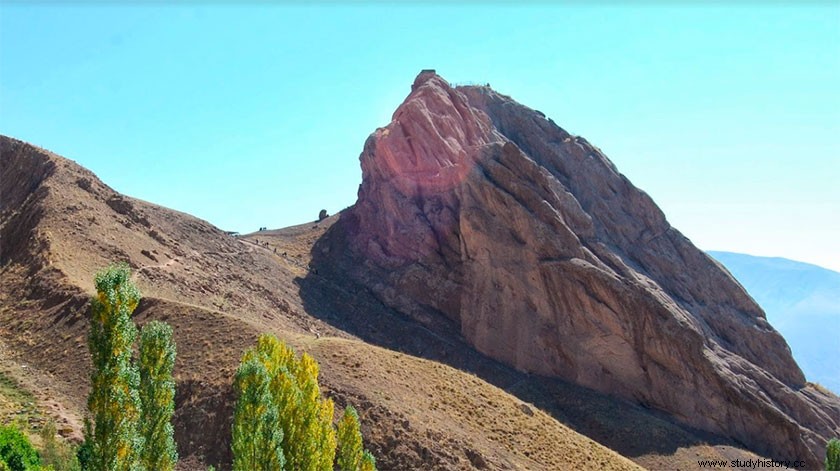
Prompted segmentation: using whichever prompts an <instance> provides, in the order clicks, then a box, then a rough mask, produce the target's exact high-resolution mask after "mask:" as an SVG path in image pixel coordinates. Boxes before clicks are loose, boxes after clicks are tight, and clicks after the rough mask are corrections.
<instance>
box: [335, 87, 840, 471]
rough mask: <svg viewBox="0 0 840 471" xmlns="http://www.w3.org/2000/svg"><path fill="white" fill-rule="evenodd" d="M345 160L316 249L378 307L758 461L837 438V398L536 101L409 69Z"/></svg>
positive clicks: (747, 302)
mask: <svg viewBox="0 0 840 471" xmlns="http://www.w3.org/2000/svg"><path fill="white" fill-rule="evenodd" d="M360 159H361V165H362V173H363V181H362V184H361V186H360V188H359V198H358V202H357V203H356V204H355V205H354V206H353V207H352V208H350V209H349V210H348V211H346V212H345V213H344V214H343V215H342V217H341V220H340V221H339V222H338V223H337V224H336V227H335V230H334V231H330V232H331V233H332V236H334V238H335V240H333V241H332V242H329V241H326V242H325V243H324V244H321V246H320V247H321V248H320V249H321V250H324V251H337V250H341V251H342V253H344V254H345V255H343V256H345V257H350V258H351V259H353V260H354V263H349V264H345V266H343V267H341V271H342V272H343V273H345V274H347V275H348V276H350V277H351V278H352V279H355V280H357V281H358V282H359V283H361V284H363V285H364V286H366V287H367V288H368V289H370V290H371V291H372V292H373V293H374V294H375V295H376V296H377V297H379V298H380V299H381V300H382V301H383V302H384V303H385V304H387V305H389V306H391V307H394V308H396V309H398V310H399V311H401V312H403V313H404V314H406V315H408V316H411V317H412V318H414V319H416V320H417V321H419V322H421V323H423V324H424V325H427V326H428V327H429V328H430V329H433V330H434V329H441V328H455V329H460V333H461V335H463V337H464V338H465V339H466V341H467V342H469V343H470V344H471V345H473V346H474V347H475V348H476V349H477V350H479V351H480V352H482V353H485V354H487V355H489V356H491V357H493V358H495V359H498V360H500V361H503V362H505V363H507V364H510V365H512V366H514V367H516V368H517V369H520V370H524V371H528V372H532V373H535V374H539V375H546V376H554V377H560V378H563V379H566V380H569V381H572V382H575V383H577V384H580V385H584V386H587V387H590V388H593V389H596V390H599V391H603V392H607V393H609V394H613V395H617V396H620V397H623V398H628V399H631V400H633V401H636V402H638V403H640V404H643V405H646V406H648V407H651V408H655V409H659V410H663V411H665V412H667V413H668V414H670V415H672V416H673V417H675V418H676V419H677V420H679V421H681V422H683V423H685V424H688V425H690V426H693V427H697V428H699V429H702V430H707V431H710V432H714V433H718V434H722V435H724V436H727V437H731V438H733V439H735V440H738V441H739V442H741V443H744V444H745V445H746V446H748V447H750V448H752V449H753V450H755V451H757V452H759V453H761V454H763V455H765V456H770V457H774V458H784V459H790V460H796V459H798V460H802V459H805V460H807V462H808V463H809V465H810V466H818V464H819V462H820V457H821V455H822V453H823V450H824V447H825V441H826V440H827V439H828V438H829V437H830V436H834V435H838V434H840V400H838V398H837V397H836V396H833V395H831V394H830V393H827V392H825V391H821V390H818V389H816V388H813V387H812V386H810V385H808V384H806V382H805V378H804V377H803V375H802V372H801V371H800V369H799V367H798V366H797V365H796V363H795V362H794V360H793V359H792V357H791V354H790V350H789V348H788V346H787V344H786V343H785V341H784V339H783V338H782V337H781V336H780V335H779V333H778V332H776V330H774V329H773V327H771V326H770V325H769V324H768V322H767V320H766V319H765V316H764V313H763V312H762V311H761V309H760V308H759V306H758V305H757V304H756V303H755V302H754V301H753V300H752V299H751V298H750V297H749V296H748V295H747V294H746V293H745V292H744V290H743V289H742V287H741V286H740V285H739V284H738V283H737V282H736V281H735V280H734V279H733V278H732V277H731V276H730V274H729V273H728V272H727V271H726V270H724V269H722V268H721V266H720V265H718V264H717V263H716V262H715V261H713V260H712V259H711V258H709V257H708V256H707V255H706V254H704V253H703V252H702V251H700V250H698V249H697V248H696V247H694V245H692V243H691V242H690V241H689V240H688V239H687V238H686V237H684V236H683V235H682V234H680V233H679V232H678V231H677V230H676V229H674V228H672V227H671V226H670V225H669V224H668V222H667V220H666V218H665V216H664V215H663V214H662V212H661V211H660V210H659V208H658V207H657V206H656V204H655V203H654V202H653V201H652V200H651V198H650V197H648V195H646V194H645V193H644V192H642V191H641V190H639V189H637V188H636V187H634V186H633V185H632V184H631V183H630V182H629V181H628V180H627V178H625V177H624V176H623V175H621V174H620V173H619V172H618V171H617V170H616V168H615V166H614V165H613V164H612V163H611V162H610V161H609V160H608V159H607V158H606V157H605V156H604V155H603V154H602V153H601V152H600V150H598V149H597V148H596V147H594V146H592V145H591V144H589V143H588V142H587V141H586V140H584V139H582V138H580V137H577V136H573V135H570V134H569V133H567V132H566V131H564V130H563V129H561V128H559V127H558V126H556V125H555V124H554V122H553V121H551V120H549V119H546V118H545V117H544V116H543V115H542V113H540V112H537V111H534V110H532V109H529V108H527V107H525V106H522V105H520V104H518V103H516V102H515V101H513V100H512V99H510V98H509V97H506V96H504V95H500V94H498V93H496V92H494V91H493V90H491V89H490V88H489V87H475V86H468V87H457V88H453V87H451V86H450V85H449V84H448V83H447V82H446V81H445V80H444V79H442V78H441V77H439V76H438V75H436V74H435V73H434V72H432V71H424V72H422V73H421V74H420V75H419V76H418V77H417V79H416V80H415V83H414V84H413V86H412V91H411V94H410V95H409V96H408V98H407V99H406V100H405V102H404V103H403V104H402V105H401V106H400V107H399V108H398V109H397V111H396V112H395V113H394V115H393V120H392V121H391V123H390V124H389V125H388V126H386V127H384V128H380V129H378V130H376V131H375V132H374V133H373V134H372V135H371V136H370V138H369V139H368V140H367V142H366V144H365V148H364V151H363V152H362V154H361V157H360ZM330 232H328V233H327V234H326V236H325V237H326V238H329V237H331V234H330ZM336 234H341V236H340V237H338V236H336ZM333 253H335V252H333Z"/></svg>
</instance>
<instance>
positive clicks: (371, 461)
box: [359, 450, 376, 471]
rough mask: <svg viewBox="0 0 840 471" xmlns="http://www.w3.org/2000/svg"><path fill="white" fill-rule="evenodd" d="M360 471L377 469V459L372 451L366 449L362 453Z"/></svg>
mask: <svg viewBox="0 0 840 471" xmlns="http://www.w3.org/2000/svg"><path fill="white" fill-rule="evenodd" d="M359 471H376V459H375V458H374V457H373V455H372V454H371V452H369V451H367V450H365V451H364V452H363V453H362V462H361V463H360V464H359Z"/></svg>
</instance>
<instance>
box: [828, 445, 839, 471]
mask: <svg viewBox="0 0 840 471" xmlns="http://www.w3.org/2000/svg"><path fill="white" fill-rule="evenodd" d="M825 469H826V471H840V440H838V439H836V438H832V439H831V440H829V441H828V443H827V444H826V448H825Z"/></svg>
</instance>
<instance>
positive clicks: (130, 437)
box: [85, 264, 143, 471]
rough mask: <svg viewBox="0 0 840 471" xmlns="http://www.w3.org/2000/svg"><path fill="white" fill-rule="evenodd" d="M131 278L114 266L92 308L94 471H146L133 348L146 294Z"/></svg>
mask: <svg viewBox="0 0 840 471" xmlns="http://www.w3.org/2000/svg"><path fill="white" fill-rule="evenodd" d="M130 273H131V272H130V270H129V267H128V265H126V264H120V265H114V266H111V267H109V268H108V269H106V270H104V271H102V272H99V273H98V274H97V275H96V278H95V280H94V284H95V286H96V292H97V295H96V297H95V298H94V299H93V301H92V303H91V319H90V335H89V337H88V347H89V349H90V355H91V360H92V361H93V371H92V372H91V378H90V379H91V393H90V396H89V397H88V410H89V411H90V414H91V416H92V418H93V424H92V427H89V428H87V430H86V432H87V433H86V435H87V436H86V437H85V440H86V441H87V442H89V444H90V451H91V456H90V462H89V463H88V466H89V469H90V470H92V471H135V470H138V469H140V464H139V460H138V458H139V456H140V452H141V450H142V447H143V442H142V439H141V438H140V435H139V434H138V433H137V432H138V420H139V418H140V397H139V394H138V391H137V388H138V385H139V382H140V376H139V374H138V371H137V367H136V365H133V364H132V362H131V346H132V344H133V343H134V340H135V338H136V337H137V328H136V327H135V326H134V323H133V322H132V320H131V313H132V312H134V309H135V308H136V307H137V304H138V303H139V302H140V291H139V290H138V289H137V287H136V286H135V285H134V283H132V282H131V279H130Z"/></svg>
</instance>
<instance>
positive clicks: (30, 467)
mask: <svg viewBox="0 0 840 471" xmlns="http://www.w3.org/2000/svg"><path fill="white" fill-rule="evenodd" d="M0 463H2V465H3V466H5V467H6V468H8V469H9V471H35V470H37V469H38V468H39V467H40V466H41V459H40V457H39V456H38V452H37V451H35V448H32V444H31V443H29V438H27V437H26V435H24V434H23V432H21V431H20V430H19V429H18V428H17V427H14V426H11V425H7V426H2V427H0ZM0 469H2V468H0Z"/></svg>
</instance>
